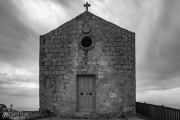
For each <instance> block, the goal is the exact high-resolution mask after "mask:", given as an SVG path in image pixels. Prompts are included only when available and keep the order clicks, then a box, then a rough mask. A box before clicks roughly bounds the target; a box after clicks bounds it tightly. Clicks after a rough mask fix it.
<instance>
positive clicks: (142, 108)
mask: <svg viewBox="0 0 180 120" xmlns="http://www.w3.org/2000/svg"><path fill="white" fill-rule="evenodd" d="M136 112H138V113H140V114H142V115H144V116H147V117H149V118H150V119H151V120H180V110H178V109H174V108H169V107H165V106H163V105H161V106H158V105H152V104H147V103H140V102H136Z"/></svg>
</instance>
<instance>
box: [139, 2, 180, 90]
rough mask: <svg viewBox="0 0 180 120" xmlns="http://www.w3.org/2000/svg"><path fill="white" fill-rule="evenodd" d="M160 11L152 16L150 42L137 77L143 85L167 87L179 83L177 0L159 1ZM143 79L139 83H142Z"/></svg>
mask: <svg viewBox="0 0 180 120" xmlns="http://www.w3.org/2000/svg"><path fill="white" fill-rule="evenodd" d="M159 7H160V8H158V9H159V10H160V11H159V13H158V16H157V17H156V19H154V21H152V22H153V26H152V28H151V32H150V36H149V37H147V38H146V39H147V40H148V41H149V42H148V44H147V46H146V52H145V53H144V57H143V59H141V63H139V64H138V65H139V69H138V70H139V72H140V73H139V77H138V80H143V81H146V83H145V82H144V86H151V85H152V86H154V87H155V86H156V87H155V88H156V89H161V90H163V89H169V88H174V87H178V86H179V85H180V83H179V82H178V81H179V73H180V64H179V61H180V56H179V55H178V54H179V52H180V48H179V45H180V41H179V40H180V34H179V32H178V31H179V30H180V21H179V20H180V16H178V14H179V13H178V11H179V10H180V9H179V8H180V1H177V0H172V1H167V0H165V1H162V2H161V4H160V5H159ZM143 81H142V82H143Z"/></svg>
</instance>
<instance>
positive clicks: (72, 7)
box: [54, 0, 85, 19]
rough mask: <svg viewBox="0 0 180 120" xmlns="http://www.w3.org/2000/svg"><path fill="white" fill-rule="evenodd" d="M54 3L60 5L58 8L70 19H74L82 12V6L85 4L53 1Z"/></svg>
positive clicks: (67, 0)
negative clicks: (61, 8) (65, 12)
mask: <svg viewBox="0 0 180 120" xmlns="http://www.w3.org/2000/svg"><path fill="white" fill-rule="evenodd" d="M54 2H56V3H58V4H60V6H61V7H63V9H65V11H67V13H68V14H69V15H68V16H71V17H72V16H73V17H75V16H77V15H78V14H80V13H82V12H83V11H84V10H83V9H84V7H83V6H84V5H83V4H85V2H84V1H83V0H54ZM81 6H82V7H81ZM77 13H78V14H77ZM71 19H72V18H71Z"/></svg>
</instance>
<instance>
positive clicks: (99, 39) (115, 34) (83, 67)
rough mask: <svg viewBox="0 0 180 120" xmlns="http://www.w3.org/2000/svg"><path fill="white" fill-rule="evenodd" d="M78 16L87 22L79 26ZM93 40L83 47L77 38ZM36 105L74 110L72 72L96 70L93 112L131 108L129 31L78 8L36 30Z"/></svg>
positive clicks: (62, 111) (131, 35) (132, 76)
mask: <svg viewBox="0 0 180 120" xmlns="http://www.w3.org/2000/svg"><path fill="white" fill-rule="evenodd" d="M84 22H88V23H89V24H90V25H91V31H90V33H88V34H85V33H83V32H82V26H83V24H84ZM85 36H89V37H90V38H91V39H92V40H93V41H94V46H93V48H92V49H91V50H89V51H88V52H86V53H85V51H84V50H83V49H81V48H80V47H79V42H80V41H81V39H82V38H83V37H85ZM39 52H40V59H39V65H40V66H39V68H40V70H39V72H40V74H39V85H40V88H39V97H40V109H41V110H43V109H49V110H52V111H53V112H55V113H57V114H59V115H63V114H67V113H74V112H76V105H77V104H76V77H77V76H76V75H77V74H95V75H96V112H97V113H111V112H113V113H115V114H120V115H122V114H124V113H125V114H127V115H134V114H135V92H136V90H135V85H136V83H135V81H136V80H135V33H133V32H130V31H128V30H125V29H123V28H120V27H118V26H116V25H115V24H112V23H110V22H108V21H105V20H103V19H102V18H100V17H98V16H96V15H94V14H92V13H90V12H84V13H82V14H80V15H79V16H77V17H76V18H74V19H72V20H71V21H69V22H67V23H65V24H63V25H61V26H60V27H58V28H57V29H55V30H52V31H51V32H49V33H47V34H45V35H42V36H40V51H39Z"/></svg>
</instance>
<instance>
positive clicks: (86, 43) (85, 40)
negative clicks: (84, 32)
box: [81, 37, 92, 47]
mask: <svg viewBox="0 0 180 120" xmlns="http://www.w3.org/2000/svg"><path fill="white" fill-rule="evenodd" d="M81 44H82V46H83V47H89V46H91V44H92V40H91V38H90V37H84V38H83V39H82V40H81Z"/></svg>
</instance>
